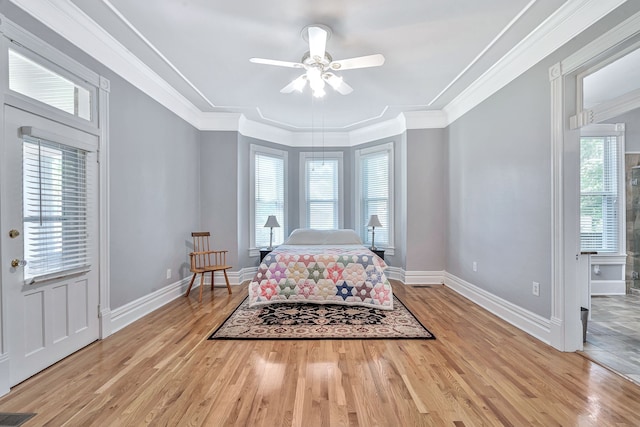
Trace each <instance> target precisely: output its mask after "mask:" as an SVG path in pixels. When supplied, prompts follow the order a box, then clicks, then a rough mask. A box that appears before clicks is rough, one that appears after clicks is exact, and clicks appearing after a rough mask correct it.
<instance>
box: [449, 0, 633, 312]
mask: <svg viewBox="0 0 640 427" xmlns="http://www.w3.org/2000/svg"><path fill="white" fill-rule="evenodd" d="M639 6H640V3H638V2H627V3H625V4H624V5H622V6H621V7H619V8H618V9H616V10H615V11H614V12H612V13H611V14H609V16H607V17H605V18H604V19H602V20H600V21H598V22H597V23H596V24H594V25H593V26H592V27H590V28H589V29H587V30H586V31H584V32H583V33H582V34H580V35H579V36H578V37H577V38H575V39H573V40H571V41H570V42H569V43H567V44H566V45H565V46H563V47H562V48H560V49H559V50H557V51H556V52H554V53H553V54H551V55H549V56H548V57H547V58H545V59H543V60H542V61H541V62H540V63H538V64H537V65H535V66H534V67H532V68H531V69H530V70H528V71H527V72H525V73H524V74H522V75H521V76H520V77H518V78H517V79H516V80H514V81H513V82H511V83H510V84H508V85H507V86H505V87H504V88H503V89H501V90H500V91H498V92H497V93H495V94H494V95H492V96H491V97H490V98H489V99H487V100H486V101H484V102H482V103H481V104H480V105H478V106H477V107H475V108H474V109H473V110H471V111H470V112H468V113H467V114H465V115H464V116H463V117H461V118H459V119H458V120H456V121H455V122H454V123H453V124H451V125H450V126H449V127H448V129H447V133H448V137H447V138H448V144H449V146H448V153H447V159H448V160H447V162H448V168H449V170H448V179H447V180H448V183H447V185H448V194H447V197H448V214H447V216H448V219H449V223H448V231H447V240H448V248H447V257H446V258H447V271H448V272H450V273H452V274H454V275H456V276H458V277H459V278H461V279H463V280H466V281H468V282H470V283H472V284H474V285H476V286H478V287H480V288H482V289H484V290H486V291H488V292H490V293H492V294H494V295H496V296H498V297H501V298H504V299H506V300H507V301H509V302H511V303H513V304H516V305H518V306H520V307H523V308H525V309H527V310H530V311H532V312H534V313H536V314H538V315H540V316H542V317H545V318H549V316H550V314H551V295H550V293H551V283H550V281H551V248H552V241H551V181H550V177H551V162H550V160H551V151H550V150H551V146H550V133H551V127H550V116H551V99H550V83H549V77H548V75H549V74H548V73H549V67H550V66H551V65H553V64H555V63H557V62H559V61H561V60H562V59H564V58H566V57H567V56H569V55H570V54H571V53H573V52H575V51H576V50H577V49H578V48H580V47H582V46H584V45H586V44H587V43H588V42H590V41H591V40H593V39H594V38H596V37H597V36H599V35H601V34H602V33H604V32H605V31H607V30H608V29H610V28H612V27H613V26H615V25H617V23H619V22H621V21H622V20H623V19H626V18H627V17H628V16H630V15H631V14H633V13H635V12H636V11H637V10H638V8H639ZM574 82H575V79H574V80H571V79H567V80H566V81H565V83H566V84H567V85H568V88H567V93H566V96H567V98H568V101H567V102H568V105H569V107H570V106H572V105H575V101H573V102H572V100H574V99H575V93H574V92H573V91H572V90H571V87H570V85H571V84H575V83H574ZM569 98H570V99H569ZM570 111H571V109H569V110H568V112H570ZM573 114H575V113H573ZM568 115H569V114H568ZM569 160H571V159H565V163H566V161H569ZM574 161H577V157H576V159H574ZM567 170H568V169H567ZM576 170H577V169H576ZM565 172H566V171H565ZM576 197H577V190H576ZM577 221H578V218H575V223H576V224H577ZM576 227H577V225H576ZM565 243H566V245H572V244H573V243H572V242H565ZM567 247H569V246H567ZM474 261H476V262H477V263H478V271H477V272H474V271H473V270H472V263H473V262H474ZM533 281H536V282H539V283H540V296H539V297H535V296H533V295H532V282H533Z"/></svg>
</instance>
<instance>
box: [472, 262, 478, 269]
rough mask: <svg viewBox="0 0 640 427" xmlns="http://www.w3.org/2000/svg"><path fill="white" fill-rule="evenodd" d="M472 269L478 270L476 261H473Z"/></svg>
mask: <svg viewBox="0 0 640 427" xmlns="http://www.w3.org/2000/svg"><path fill="white" fill-rule="evenodd" d="M473 271H478V263H477V262H476V261H473Z"/></svg>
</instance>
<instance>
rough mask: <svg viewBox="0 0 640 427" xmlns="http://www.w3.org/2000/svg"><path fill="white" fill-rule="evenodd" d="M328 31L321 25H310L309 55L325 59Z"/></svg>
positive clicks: (317, 58)
mask: <svg viewBox="0 0 640 427" xmlns="http://www.w3.org/2000/svg"><path fill="white" fill-rule="evenodd" d="M326 47H327V32H326V31H325V30H324V29H322V28H320V27H309V55H310V56H311V58H313V59H314V60H316V61H322V60H323V59H324V54H325V50H326Z"/></svg>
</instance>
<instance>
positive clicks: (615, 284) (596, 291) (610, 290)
mask: <svg viewBox="0 0 640 427" xmlns="http://www.w3.org/2000/svg"><path fill="white" fill-rule="evenodd" d="M626 293H627V285H626V283H625V281H624V280H591V296H598V295H625V294H626Z"/></svg>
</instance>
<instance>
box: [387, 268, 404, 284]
mask: <svg viewBox="0 0 640 427" xmlns="http://www.w3.org/2000/svg"><path fill="white" fill-rule="evenodd" d="M384 274H385V275H386V276H387V279H391V280H398V281H400V282H403V283H404V270H403V269H402V268H400V267H391V266H389V267H387V269H386V270H385V271H384Z"/></svg>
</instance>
